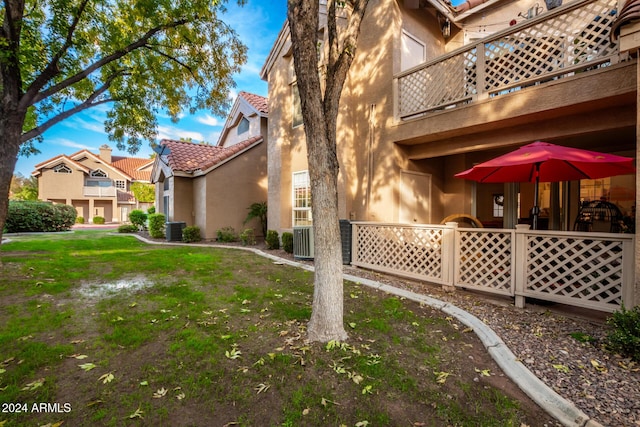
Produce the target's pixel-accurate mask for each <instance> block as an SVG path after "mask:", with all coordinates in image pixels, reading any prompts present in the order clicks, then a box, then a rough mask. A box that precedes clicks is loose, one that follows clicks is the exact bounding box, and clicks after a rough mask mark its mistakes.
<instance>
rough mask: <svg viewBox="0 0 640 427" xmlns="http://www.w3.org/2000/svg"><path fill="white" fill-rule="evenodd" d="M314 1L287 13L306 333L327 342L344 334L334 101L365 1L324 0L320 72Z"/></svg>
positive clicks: (294, 0) (291, 0)
mask: <svg viewBox="0 0 640 427" xmlns="http://www.w3.org/2000/svg"><path fill="white" fill-rule="evenodd" d="M319 3H320V2H318V1H317V0H288V8H287V17H288V21H289V29H290V32H291V44H292V48H293V59H294V67H295V72H296V76H297V82H298V89H299V93H300V100H301V103H302V118H303V123H304V131H305V136H306V139H307V158H308V163H309V176H310V178H311V198H312V200H313V204H312V207H311V210H312V214H313V232H314V243H315V279H314V294H313V307H312V313H311V320H310V321H309V327H308V328H307V332H308V338H309V339H310V340H311V341H330V340H344V339H346V338H347V333H346V331H345V329H344V324H343V282H342V256H341V253H342V248H341V242H340V223H339V216H338V157H337V155H336V150H337V147H336V126H337V118H338V105H339V103H340V96H341V94H342V88H343V86H344V82H345V80H346V78H347V72H348V71H349V68H350V67H351V63H352V62H353V58H354V56H355V51H356V45H357V41H358V35H359V33H360V24H361V22H362V19H363V17H364V14H365V11H366V8H367V5H368V3H369V0H350V1H338V0H328V1H327V28H326V34H327V36H326V37H327V51H328V54H327V55H326V58H327V59H326V64H325V66H326V67H325V70H326V71H325V73H324V77H321V76H320V73H318V57H319V56H318V43H317V34H318V22H319V21H318V18H319V12H320V10H319ZM337 9H340V11H341V12H342V10H343V9H344V12H345V13H344V15H345V19H344V20H343V19H342V17H341V18H340V22H338V19H337V13H336V11H337ZM340 15H341V16H342V13H340ZM327 51H325V52H327ZM321 78H322V79H323V81H322V82H321Z"/></svg>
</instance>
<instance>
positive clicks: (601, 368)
mask: <svg viewBox="0 0 640 427" xmlns="http://www.w3.org/2000/svg"><path fill="white" fill-rule="evenodd" d="M591 366H593V367H594V368H596V370H597V371H598V372H601V373H603V374H606V373H607V372H609V370H608V369H607V368H606V366H603V365H602V364H600V362H598V361H597V360H596V359H591Z"/></svg>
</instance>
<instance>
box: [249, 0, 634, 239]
mask: <svg viewBox="0 0 640 427" xmlns="http://www.w3.org/2000/svg"><path fill="white" fill-rule="evenodd" d="M325 3H326V2H321V17H320V29H319V31H318V46H319V47H320V53H319V55H318V57H319V66H320V67H322V65H323V63H324V57H325V55H326V50H327V47H326V42H327V34H326V31H324V30H323V25H324V24H323V21H326V18H324V19H323V17H324V16H326V14H325V15H323V13H324V12H323V11H322V7H324V6H323V5H324V4H325ZM555 3H556V5H557V4H558V3H561V1H560V2H555ZM636 3H637V2H636ZM553 6H554V5H553V4H552V5H550V6H549V8H550V10H548V9H547V8H546V7H544V3H541V2H539V1H536V0H519V1H510V0H488V1H483V0H470V1H469V2H466V3H464V4H463V5H461V6H459V7H452V6H451V5H450V4H449V2H447V1H444V0H442V1H441V0H420V1H418V0H404V1H403V0H371V1H370V3H369V8H368V11H367V14H366V16H365V18H364V21H363V23H362V27H361V34H360V38H359V40H358V47H357V52H356V57H355V60H354V62H353V64H352V67H351V69H350V72H349V76H348V78H347V81H346V84H345V87H344V91H343V95H342V98H341V103H340V110H339V111H340V113H339V117H338V135H337V141H338V157H339V162H340V173H339V176H338V182H339V186H340V188H339V195H338V197H339V214H340V217H341V218H345V219H352V220H361V221H377V222H399V223H435V224H438V223H440V222H441V221H442V220H443V219H444V218H446V217H449V216H450V215H458V214H465V215H470V216H473V217H477V218H479V219H480V221H482V223H483V224H484V225H485V226H499V227H502V226H503V225H505V226H508V227H510V228H512V227H513V226H514V224H513V223H510V221H509V218H518V219H519V221H520V222H526V221H527V220H528V217H529V210H530V208H531V207H532V206H533V200H534V196H533V184H528V183H525V184H519V185H518V184H506V185H505V184H476V183H473V182H469V181H465V180H462V179H457V178H454V174H455V173H457V172H461V171H463V170H465V169H467V168H470V167H471V166H473V165H474V164H475V163H478V162H482V161H485V160H488V159H490V158H492V157H495V156H497V155H499V154H503V153H505V152H507V151H510V150H513V149H515V148H517V147H518V146H521V145H524V144H526V143H530V142H533V141H536V140H542V141H547V142H551V143H555V144H560V145H567V146H575V147H581V148H586V149H591V150H596V151H604V152H608V153H615V154H619V155H624V156H629V157H636V147H637V142H636V138H637V136H636V125H637V123H638V118H637V111H638V110H637V107H636V89H637V82H636V73H637V60H636V59H634V58H632V57H631V56H630V55H629V54H628V53H627V52H625V51H621V49H620V46H619V42H618V41H616V40H614V41H611V39H610V33H611V28H612V24H613V22H614V20H615V18H616V16H617V10H618V7H619V6H618V2H617V0H596V1H593V0H578V1H571V2H568V3H567V4H564V5H562V6H559V7H555V8H554V7H553ZM636 18H637V16H636ZM623 31H624V30H623ZM636 35H637V33H636ZM629 38H632V37H629ZM628 50H631V52H632V53H633V49H628ZM261 77H262V79H263V80H266V81H267V82H268V84H269V97H268V99H269V111H270V115H269V131H268V134H269V144H268V158H269V165H268V172H269V173H268V175H269V198H268V202H269V228H270V229H275V230H278V231H280V232H282V231H284V230H289V229H291V228H292V227H294V226H298V225H301V226H302V225H309V224H311V223H312V221H313V219H312V218H311V210H310V206H311V203H312V201H311V196H310V182H309V174H308V172H307V169H308V166H307V150H306V145H305V135H304V128H303V125H302V115H301V109H300V99H299V96H298V91H297V87H296V75H295V72H294V68H293V57H292V53H291V41H290V35H289V29H288V26H287V25H286V24H285V25H284V27H283V28H282V30H281V32H280V34H279V36H278V38H277V40H276V42H275V44H274V46H273V48H272V50H271V52H270V54H269V56H268V58H267V60H266V62H265V64H264V66H263V68H262V71H261ZM635 180H636V177H634V176H621V177H613V178H608V179H603V180H595V181H594V180H583V181H580V182H572V183H562V184H557V185H556V184H553V185H550V184H543V185H542V186H541V191H540V200H541V206H542V208H543V213H546V212H547V211H549V208H550V207H552V206H554V207H558V206H559V208H560V209H557V210H554V212H555V213H549V219H548V223H549V224H548V225H549V227H553V228H557V229H565V230H567V229H568V230H571V229H572V228H573V222H574V220H575V218H576V215H577V212H578V208H579V203H580V201H584V200H599V199H600V198H601V197H606V198H608V199H609V201H611V202H613V203H616V204H617V205H618V206H619V207H620V209H621V210H623V211H624V212H626V213H628V214H631V213H632V211H633V209H634V206H635V204H636V202H637V195H636V194H637V193H636V191H635ZM616 191H617V192H616ZM614 194H620V195H622V196H620V197H617V196H614ZM503 197H504V198H506V199H509V200H511V201H514V200H516V201H517V202H512V203H510V204H506V203H504V204H503V203H502V202H501V201H502V200H503ZM543 223H544V224H546V223H547V222H546V221H543Z"/></svg>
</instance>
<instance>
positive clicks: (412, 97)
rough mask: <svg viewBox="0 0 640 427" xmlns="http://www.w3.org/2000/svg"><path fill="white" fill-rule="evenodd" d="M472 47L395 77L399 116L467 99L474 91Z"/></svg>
mask: <svg viewBox="0 0 640 427" xmlns="http://www.w3.org/2000/svg"><path fill="white" fill-rule="evenodd" d="M476 60H477V55H476V49H475V48H473V49H470V50H469V51H467V52H464V53H462V54H460V55H456V56H452V57H450V58H447V59H445V60H443V61H441V62H437V63H435V64H431V65H429V66H426V67H424V68H421V69H420V70H417V71H416V72H414V73H411V74H408V75H406V76H403V77H400V78H399V79H398V89H399V112H400V116H403V117H406V116H408V115H412V114H417V113H420V112H423V111H427V110H430V109H433V108H436V107H439V106H443V105H450V104H452V103H456V102H459V101H462V100H465V99H469V98H470V97H471V96H472V95H473V94H475V93H476V65H475V64H476Z"/></svg>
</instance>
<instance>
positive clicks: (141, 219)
mask: <svg viewBox="0 0 640 427" xmlns="http://www.w3.org/2000/svg"><path fill="white" fill-rule="evenodd" d="M129 221H131V224H133V225H135V226H136V227H138V230H144V229H146V228H147V214H146V213H144V212H143V211H141V210H139V209H135V210H132V211H131V212H130V213H129Z"/></svg>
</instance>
